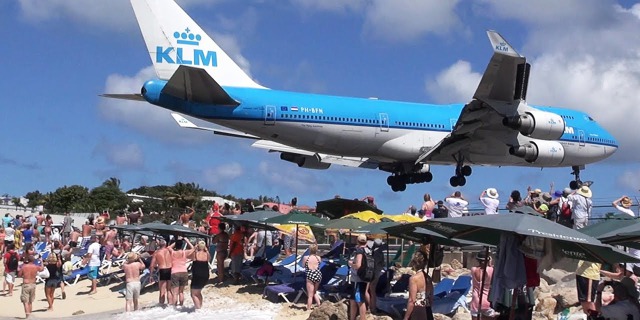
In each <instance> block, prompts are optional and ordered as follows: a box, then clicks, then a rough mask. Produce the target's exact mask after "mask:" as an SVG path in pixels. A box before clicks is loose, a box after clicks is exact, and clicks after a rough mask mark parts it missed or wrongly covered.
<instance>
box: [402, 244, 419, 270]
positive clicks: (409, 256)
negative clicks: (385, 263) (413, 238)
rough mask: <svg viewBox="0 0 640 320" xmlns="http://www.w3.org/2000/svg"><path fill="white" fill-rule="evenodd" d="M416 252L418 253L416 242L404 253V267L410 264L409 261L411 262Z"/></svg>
mask: <svg viewBox="0 0 640 320" xmlns="http://www.w3.org/2000/svg"><path fill="white" fill-rule="evenodd" d="M414 253H416V245H415V243H414V244H412V245H410V246H409V248H407V251H406V252H405V253H404V257H402V262H401V266H402V267H407V266H409V262H411V259H413V254H414Z"/></svg>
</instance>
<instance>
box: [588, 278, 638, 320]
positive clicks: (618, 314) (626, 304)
mask: <svg viewBox="0 0 640 320" xmlns="http://www.w3.org/2000/svg"><path fill="white" fill-rule="evenodd" d="M606 286H611V287H613V300H612V301H611V302H609V303H608V304H607V305H602V290H604V288H605V287H606ZM639 296H640V293H638V289H637V288H636V283H635V281H633V279H631V278H629V277H624V278H622V279H621V280H620V281H604V282H602V283H601V284H600V285H599V286H598V290H597V298H596V311H597V312H599V315H598V317H597V319H640V303H638V297H639Z"/></svg>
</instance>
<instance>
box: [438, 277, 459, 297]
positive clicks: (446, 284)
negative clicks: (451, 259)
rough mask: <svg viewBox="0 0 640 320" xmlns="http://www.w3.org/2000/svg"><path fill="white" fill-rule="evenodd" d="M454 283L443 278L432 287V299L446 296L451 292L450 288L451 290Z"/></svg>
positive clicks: (449, 279) (452, 280)
mask: <svg viewBox="0 0 640 320" xmlns="http://www.w3.org/2000/svg"><path fill="white" fill-rule="evenodd" d="M454 282H455V280H454V279H451V278H444V279H442V280H440V282H438V284H436V285H435V286H434V287H433V297H434V299H437V298H442V297H444V296H446V295H447V294H448V293H449V292H451V288H453V283H454Z"/></svg>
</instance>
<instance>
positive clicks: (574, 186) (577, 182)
mask: <svg viewBox="0 0 640 320" xmlns="http://www.w3.org/2000/svg"><path fill="white" fill-rule="evenodd" d="M571 169H573V172H571V174H572V175H573V176H574V178H575V179H574V180H573V181H571V182H569V187H570V188H571V189H573V190H577V189H578V188H580V187H581V186H582V181H581V180H580V169H584V166H582V167H581V166H572V167H571Z"/></svg>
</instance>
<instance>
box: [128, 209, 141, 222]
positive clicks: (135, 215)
mask: <svg viewBox="0 0 640 320" xmlns="http://www.w3.org/2000/svg"><path fill="white" fill-rule="evenodd" d="M142 217H144V213H142V207H138V210H137V211H131V212H130V213H129V215H127V219H128V220H129V222H128V223H129V224H138V222H139V221H140V219H142Z"/></svg>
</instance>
